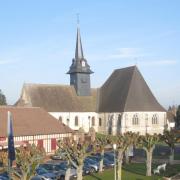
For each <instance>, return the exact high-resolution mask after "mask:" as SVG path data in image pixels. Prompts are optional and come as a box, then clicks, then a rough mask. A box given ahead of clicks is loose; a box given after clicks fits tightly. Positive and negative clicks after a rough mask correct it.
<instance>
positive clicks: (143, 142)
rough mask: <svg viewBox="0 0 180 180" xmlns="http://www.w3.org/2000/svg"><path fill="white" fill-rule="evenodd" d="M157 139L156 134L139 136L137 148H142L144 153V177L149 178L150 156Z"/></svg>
mask: <svg viewBox="0 0 180 180" xmlns="http://www.w3.org/2000/svg"><path fill="white" fill-rule="evenodd" d="M159 139H160V137H159V135H157V134H154V135H150V134H146V135H145V136H143V135H141V136H139V140H138V146H139V147H142V148H143V149H144V150H145V151H146V158H147V159H146V176H151V166H152V154H153V150H154V148H155V145H156V144H157V143H158V142H159Z"/></svg>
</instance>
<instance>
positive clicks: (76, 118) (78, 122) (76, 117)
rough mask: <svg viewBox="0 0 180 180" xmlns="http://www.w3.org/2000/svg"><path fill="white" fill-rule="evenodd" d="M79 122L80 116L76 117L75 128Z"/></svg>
mask: <svg viewBox="0 0 180 180" xmlns="http://www.w3.org/2000/svg"><path fill="white" fill-rule="evenodd" d="M78 124H79V122H78V116H76V117H75V126H78Z"/></svg>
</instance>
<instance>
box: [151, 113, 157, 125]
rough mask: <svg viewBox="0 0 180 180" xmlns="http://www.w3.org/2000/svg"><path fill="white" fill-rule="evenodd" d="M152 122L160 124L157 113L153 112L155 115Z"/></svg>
mask: <svg viewBox="0 0 180 180" xmlns="http://www.w3.org/2000/svg"><path fill="white" fill-rule="evenodd" d="M152 124H158V116H157V114H153V116H152Z"/></svg>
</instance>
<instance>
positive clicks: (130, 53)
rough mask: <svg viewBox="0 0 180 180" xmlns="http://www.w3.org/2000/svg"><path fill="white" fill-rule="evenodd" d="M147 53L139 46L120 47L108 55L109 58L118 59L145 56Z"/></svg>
mask: <svg viewBox="0 0 180 180" xmlns="http://www.w3.org/2000/svg"><path fill="white" fill-rule="evenodd" d="M147 55H148V54H147V53H144V52H143V50H142V49H141V48H120V49H118V50H117V52H116V53H114V54H112V55H110V56H109V58H111V59H120V58H137V57H143V56H147Z"/></svg>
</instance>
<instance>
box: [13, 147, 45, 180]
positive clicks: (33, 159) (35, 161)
mask: <svg viewBox="0 0 180 180" xmlns="http://www.w3.org/2000/svg"><path fill="white" fill-rule="evenodd" d="M44 158H45V151H44V149H42V148H39V147H37V146H36V145H34V144H32V145H30V144H28V145H27V147H23V146H21V147H19V148H17V149H16V164H17V166H18V167H19V168H20V170H21V173H22V174H19V173H18V172H16V174H17V175H18V176H19V178H20V179H21V180H29V179H31V177H32V176H34V175H35V170H36V168H37V166H38V165H39V163H41V162H43V160H44Z"/></svg>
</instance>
